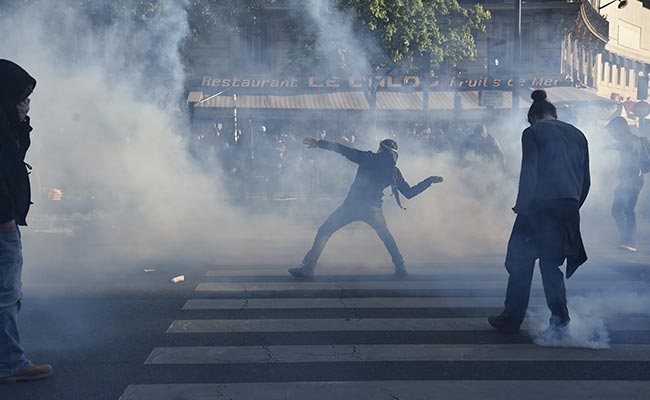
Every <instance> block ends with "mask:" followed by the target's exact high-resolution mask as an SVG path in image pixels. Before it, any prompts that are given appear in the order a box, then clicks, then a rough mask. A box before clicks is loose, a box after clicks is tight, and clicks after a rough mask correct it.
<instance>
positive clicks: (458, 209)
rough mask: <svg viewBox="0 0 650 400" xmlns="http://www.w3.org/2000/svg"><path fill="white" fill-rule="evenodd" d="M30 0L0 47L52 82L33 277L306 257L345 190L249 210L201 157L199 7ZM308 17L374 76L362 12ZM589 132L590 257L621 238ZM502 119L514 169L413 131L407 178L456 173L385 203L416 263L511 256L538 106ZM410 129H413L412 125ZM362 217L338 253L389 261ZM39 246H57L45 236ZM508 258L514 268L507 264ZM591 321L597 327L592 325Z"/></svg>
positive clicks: (41, 146) (358, 261)
mask: <svg viewBox="0 0 650 400" xmlns="http://www.w3.org/2000/svg"><path fill="white" fill-rule="evenodd" d="M123 3H124V5H126V6H127V7H128V6H129V4H128V2H123ZM135 3H136V2H133V4H135ZM29 4H32V5H27V6H23V7H21V8H19V9H17V10H14V11H10V12H7V13H6V14H4V15H2V16H0V36H2V37H3V38H14V40H4V41H3V42H2V44H0V55H1V56H2V57H3V58H8V59H11V60H14V61H16V62H17V63H19V64H21V65H23V66H24V67H25V68H26V69H27V70H28V71H29V72H30V73H31V74H32V75H34V76H35V77H36V79H37V80H38V82H39V83H38V85H37V88H36V92H35V93H34V95H33V96H32V112H31V116H32V123H33V126H34V132H33V134H32V138H33V140H32V143H33V144H32V148H31V149H30V151H29V153H28V158H27V161H28V162H29V163H30V164H32V165H33V166H34V173H33V174H32V181H33V186H34V198H35V203H36V204H35V205H34V207H33V211H32V213H31V215H30V221H31V229H27V230H25V237H26V240H27V241H28V243H27V244H26V246H25V252H26V259H27V262H31V263H32V264H33V265H34V266H35V267H36V268H35V269H34V268H32V269H31V270H30V269H26V271H32V272H27V273H31V274H36V273H37V272H34V271H38V268H39V267H40V268H43V267H45V266H48V265H51V264H53V263H59V264H67V265H72V264H74V263H73V260H79V262H80V263H83V264H84V265H86V266H89V265H90V266H92V265H94V264H95V263H98V262H110V263H111V265H115V267H114V268H120V267H119V265H133V264H134V263H137V262H140V261H143V262H144V261H146V262H148V261H150V260H171V261H177V260H178V261H183V262H188V263H189V262H197V261H198V262H210V263H212V264H235V265H252V264H257V263H266V264H283V265H292V264H293V265H295V264H298V263H299V262H300V261H301V259H302V256H303V254H304V252H306V251H307V249H308V247H309V246H310V244H311V241H312V239H313V235H314V234H315V230H316V228H317V226H318V225H319V224H320V223H321V222H322V221H323V219H324V218H325V217H326V216H327V215H328V213H329V212H331V211H333V210H334V209H335V208H336V207H337V206H338V204H339V201H340V200H339V199H336V198H335V199H331V201H327V202H322V201H319V202H315V201H296V202H295V203H293V204H294V205H292V206H291V207H290V208H289V210H288V211H287V210H280V211H279V210H278V209H274V208H273V207H259V208H256V207H251V206H250V205H249V206H244V205H242V204H236V201H233V200H232V197H231V196H230V193H231V192H232V189H233V188H232V187H231V184H232V180H231V179H230V177H228V176H227V173H224V172H222V171H221V170H220V168H219V166H218V163H217V160H214V159H209V160H202V161H201V162H197V160H196V159H194V158H193V157H192V156H190V155H189V152H188V151H187V148H188V138H190V137H191V135H192V134H193V132H191V127H190V126H189V124H188V116H187V111H186V110H185V108H184V99H183V97H184V86H185V82H186V80H187V76H186V66H185V64H184V61H183V58H182V55H181V49H182V47H183V46H184V45H185V44H186V40H187V39H188V34H189V28H188V23H187V19H186V12H185V7H186V5H187V2H181V1H168V2H163V5H162V8H161V10H160V11H159V12H158V13H156V14H155V15H153V16H151V17H150V18H149V19H147V20H144V21H142V20H137V19H134V18H133V17H132V16H121V17H115V18H113V19H112V20H108V21H106V20H101V18H100V19H99V20H98V17H97V16H98V15H102V13H101V11H102V7H104V2H101V1H97V2H95V6H94V11H95V13H94V14H92V13H90V14H88V13H82V12H79V11H71V12H61V11H60V10H59V9H58V8H57V7H55V5H53V4H52V2H38V3H29ZM304 12H305V13H306V14H305V16H304V17H305V18H308V19H309V20H311V21H314V23H315V24H316V27H317V29H316V34H317V35H318V39H317V41H316V44H317V47H318V51H319V52H320V54H321V55H322V57H323V59H325V60H327V61H328V62H331V65H332V69H331V70H335V67H336V66H337V65H338V63H339V61H340V57H339V56H340V54H338V53H336V52H335V49H336V48H337V47H338V46H336V44H339V43H346V44H347V48H348V52H347V53H346V54H345V61H346V63H347V64H348V65H347V66H348V67H349V68H350V70H351V71H354V72H355V73H358V74H362V75H369V74H370V73H371V71H370V67H369V64H368V61H367V59H366V57H365V56H364V55H365V54H367V51H366V49H369V48H370V49H372V48H374V46H375V45H374V44H373V43H370V44H368V43H365V42H364V43H361V42H360V41H359V39H358V38H357V37H356V36H355V34H354V32H353V29H352V27H351V26H352V25H351V16H350V15H346V14H345V13H342V12H340V11H338V10H337V9H336V8H335V7H333V5H332V3H331V2H324V1H310V2H309V5H308V6H307V7H305V8H304ZM264 68H266V67H265V66H260V71H265V69H264ZM550 100H551V101H553V99H552V98H551V99H550ZM560 117H561V118H562V117H563V116H562V115H560ZM370 121H371V117H370V115H366V116H363V117H361V118H359V120H358V121H356V122H355V123H352V124H351V125H350V126H348V127H347V128H348V129H350V130H351V131H357V132H364V133H365V135H364V137H365V141H364V142H362V143H360V144H359V146H360V147H361V148H362V149H364V150H365V149H371V150H376V146H377V144H378V141H379V140H380V139H383V138H386V137H391V136H392V135H393V133H394V131H395V129H391V128H390V127H388V126H385V125H383V124H379V126H378V127H377V130H373V129H375V127H374V126H373V125H372V124H371V123H370ZM293 123H294V124H295V125H296V126H310V127H312V129H313V131H311V132H313V133H314V134H315V132H316V128H315V127H316V126H317V124H318V122H315V121H312V120H303V121H294V122H293ZM585 126H586V128H585V129H584V130H585V132H586V133H587V134H588V136H589V138H590V139H591V140H592V144H591V150H592V170H593V175H594V177H593V178H594V179H593V189H592V193H591V195H590V197H589V199H588V202H587V205H586V207H585V210H584V213H583V215H584V218H583V219H584V221H585V225H586V226H588V227H589V228H590V229H587V230H586V232H588V233H587V235H586V237H587V243H586V245H587V248H588V251H593V252H594V253H598V251H597V250H596V248H598V247H599V246H598V244H600V243H613V242H614V240H613V239H612V237H613V234H612V232H613V230H614V229H615V227H614V225H613V222H612V221H611V220H610V217H609V210H608V208H609V204H610V201H611V191H612V187H613V183H612V182H613V181H614V180H615V174H614V173H613V171H614V168H613V165H614V164H615V162H616V160H615V155H613V154H611V153H609V152H606V151H604V150H603V147H604V143H605V142H606V141H607V139H606V138H604V136H603V135H602V133H601V132H600V131H598V130H596V129H595V127H594V126H593V125H587V124H585ZM490 127H491V129H492V131H491V132H490V133H492V134H494V135H495V136H496V137H497V138H498V139H499V140H500V141H501V143H502V144H503V147H504V149H505V152H506V156H507V163H506V168H505V169H503V168H500V167H497V166H492V165H487V164H486V163H485V162H484V161H482V160H477V159H474V160H472V159H470V160H468V161H465V162H460V161H459V160H458V157H457V156H456V154H453V153H441V154H440V153H439V154H435V155H431V153H430V152H427V151H425V150H423V149H422V148H421V147H422V146H419V145H417V144H409V143H408V140H406V139H399V138H398V141H399V142H400V159H399V161H398V166H399V167H400V169H401V170H402V172H403V174H404V176H405V178H406V179H407V181H409V182H410V183H411V184H415V183H417V182H419V181H420V180H421V179H424V178H426V177H427V176H430V175H440V176H443V177H444V178H445V182H444V183H442V184H439V185H434V186H432V187H431V188H430V189H429V190H428V191H427V192H425V193H424V194H422V195H420V196H419V197H417V198H415V199H412V200H410V201H406V202H405V204H404V205H405V206H406V208H407V211H402V210H400V209H399V208H398V207H397V206H396V205H395V204H394V201H393V199H391V198H390V197H386V198H385V213H386V215H387V220H388V225H389V227H390V228H391V230H392V232H393V235H394V236H395V238H396V240H397V242H398V244H399V245H400V248H401V250H402V252H403V253H404V256H405V259H406V261H407V264H409V263H412V264H414V263H431V262H436V261H437V260H440V259H441V258H452V257H453V258H458V259H460V260H464V259H465V260H469V259H470V258H471V257H477V256H482V257H487V256H488V255H489V256H497V257H501V256H503V254H504V252H505V247H506V242H507V239H508V234H509V230H510V228H511V224H512V222H513V220H514V214H513V213H512V211H511V210H510V207H512V205H513V203H514V200H515V195H516V189H517V176H518V172H519V171H518V170H519V162H520V142H519V135H520V132H521V130H522V129H523V128H524V127H525V125H524V116H523V115H522V116H517V118H516V119H515V120H511V119H510V120H507V121H506V123H503V121H498V123H493V124H492V125H491V126H490ZM471 128H472V127H468V129H471ZM396 129H397V128H396ZM400 129H402V128H400ZM399 133H400V134H404V136H405V129H404V130H400V131H399ZM468 133H469V132H468V131H467V130H466V131H465V132H464V133H462V134H463V135H466V134H468ZM338 134H340V132H339V133H336V135H338ZM458 135H461V133H458ZM334 139H336V136H334ZM458 140H462V138H460V139H458ZM305 152H306V151H305ZM309 156H311V157H313V158H314V159H315V160H327V162H328V163H329V162H330V161H331V163H332V164H334V163H336V166H331V167H330V166H329V165H328V166H324V168H323V173H325V174H327V171H328V170H330V171H332V170H338V168H341V169H345V170H346V171H347V172H346V173H344V174H341V175H334V178H333V180H334V181H335V183H336V185H338V186H339V187H340V188H342V189H341V190H339V192H341V191H345V188H346V187H347V186H348V185H349V184H350V183H351V179H352V177H353V172H354V168H355V166H354V165H353V164H351V163H349V162H348V161H346V160H345V159H343V158H341V157H335V156H334V157H330V156H332V155H331V154H330V155H325V152H324V151H317V150H315V151H314V152H313V153H309ZM301 172H304V171H294V172H293V173H294V174H295V175H289V176H286V177H284V179H285V180H288V181H292V180H294V181H296V182H298V183H299V184H297V185H296V186H300V187H308V186H309V183H307V182H301V181H304V180H305V179H309V177H305V174H304V173H301ZM54 188H57V189H61V190H62V191H63V193H64V200H63V201H61V202H53V201H51V200H48V199H47V195H48V193H49V192H50V191H52V190H53V189H54ZM387 192H388V191H387ZM646 192H647V191H646ZM360 227H361V224H354V225H352V226H351V227H349V228H346V229H344V230H342V231H341V232H339V233H337V234H336V235H335V236H334V237H333V238H332V240H331V242H330V243H329V245H328V247H327V249H326V251H325V253H324V254H323V257H322V259H321V261H322V263H323V264H325V265H331V264H345V265H373V266H377V265H381V266H386V268H388V265H389V264H390V260H389V257H388V255H387V253H386V251H385V250H384V249H383V246H382V244H381V242H380V241H379V240H378V239H377V238H376V235H375V234H374V232H372V230H371V229H369V228H367V227H362V228H363V229H360ZM591 228H593V229H591ZM29 241H32V243H38V244H39V245H42V246H30V245H29ZM44 249H47V250H46V251H44ZM89 268H91V267H89ZM494 268H502V266H501V263H499V264H495V266H494ZM504 279H505V272H504ZM577 279H579V277H578V278H577ZM629 300H630V301H629V302H623V303H620V304H619V305H620V307H619V308H615V309H613V310H612V312H615V311H616V310H626V309H629V308H631V307H633V306H635V304H637V303H636V301H637V300H636V298H630V299H629ZM581 301H582V300H580V299H574V303H575V304H573V302H572V307H575V310H574V311H575V312H574V314H573V316H574V320H573V321H574V325H573V326H572V329H573V327H575V329H576V331H572V333H575V334H576V335H578V336H580V337H588V338H590V339H589V340H588V341H587V342H580V343H597V344H598V345H604V344H606V343H607V335H606V333H604V334H602V335H600V334H596V336H593V335H591V333H593V332H600V331H601V330H602V329H601V328H602V326H601V325H600V324H599V323H597V321H598V320H597V319H593V318H592V315H593V314H591V313H590V312H588V311H587V310H586V309H582V308H580V307H581V306H580V304H581ZM585 302H586V300H585ZM598 304H601V303H598ZM604 304H607V302H604V303H603V304H602V305H604ZM646 304H647V303H646ZM581 321H584V323H585V326H586V328H585V330H584V332H586V333H585V335H586V336H583V335H582V331H580V332H578V329H580V328H578V326H579V324H581V323H582V322H581ZM589 321H596V322H595V323H593V324H592V323H591V322H589ZM593 338H595V339H593ZM592 339H593V340H592ZM551 342H552V341H551Z"/></svg>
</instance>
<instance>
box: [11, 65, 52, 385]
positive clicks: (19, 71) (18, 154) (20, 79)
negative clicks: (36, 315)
mask: <svg viewBox="0 0 650 400" xmlns="http://www.w3.org/2000/svg"><path fill="white" fill-rule="evenodd" d="M34 87H36V80H35V79H34V78H32V77H31V76H30V75H29V74H28V73H27V72H26V71H25V70H24V69H23V68H21V67H20V66H18V65H17V64H15V63H13V62H11V61H8V60H0V343H1V345H0V383H2V382H15V381H22V380H36V379H42V378H46V377H48V376H50V375H52V373H53V369H52V367H51V366H49V365H34V364H32V363H31V362H30V361H29V360H28V359H27V357H25V354H24V351H23V348H22V346H21V344H20V336H19V334H18V324H17V319H18V311H19V310H20V304H21V299H22V283H21V273H22V266H23V255H22V244H21V239H20V231H19V229H18V226H19V225H22V226H24V225H27V213H28V211H29V206H30V204H31V195H30V186H29V176H28V171H27V167H28V166H27V164H26V163H25V161H24V160H25V154H26V153H27V149H28V148H29V145H30V137H29V135H30V132H31V130H32V128H31V126H30V121H29V117H28V116H27V113H28V112H29V96H30V95H31V93H32V91H33V90H34Z"/></svg>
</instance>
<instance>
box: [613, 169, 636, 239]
mask: <svg viewBox="0 0 650 400" xmlns="http://www.w3.org/2000/svg"><path fill="white" fill-rule="evenodd" d="M642 188H643V176H639V177H636V178H634V179H630V180H626V181H623V182H621V183H619V185H618V186H617V187H616V190H615V191H614V203H613V204H612V216H613V217H614V221H616V225H617V226H618V231H619V234H620V237H621V243H622V244H631V245H633V244H634V242H635V241H636V213H635V212H634V209H635V208H636V202H637V200H638V199H639V193H641V189H642Z"/></svg>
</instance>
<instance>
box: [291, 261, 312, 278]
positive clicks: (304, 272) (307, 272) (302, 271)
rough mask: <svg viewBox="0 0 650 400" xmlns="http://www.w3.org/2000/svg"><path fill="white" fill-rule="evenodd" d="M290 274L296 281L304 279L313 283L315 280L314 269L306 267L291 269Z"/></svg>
mask: <svg viewBox="0 0 650 400" xmlns="http://www.w3.org/2000/svg"><path fill="white" fill-rule="evenodd" d="M289 273H290V274H291V275H292V276H293V277H294V278H296V279H302V280H305V281H311V280H312V279H314V269H313V268H308V267H305V266H304V265H303V266H302V267H298V268H290V269H289Z"/></svg>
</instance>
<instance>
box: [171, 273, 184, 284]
mask: <svg viewBox="0 0 650 400" xmlns="http://www.w3.org/2000/svg"><path fill="white" fill-rule="evenodd" d="M179 282H185V275H179V276H176V277H174V278H172V283H179Z"/></svg>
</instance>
